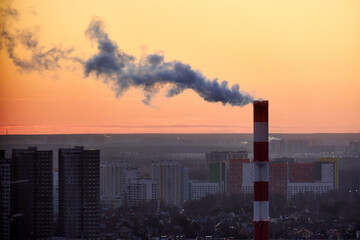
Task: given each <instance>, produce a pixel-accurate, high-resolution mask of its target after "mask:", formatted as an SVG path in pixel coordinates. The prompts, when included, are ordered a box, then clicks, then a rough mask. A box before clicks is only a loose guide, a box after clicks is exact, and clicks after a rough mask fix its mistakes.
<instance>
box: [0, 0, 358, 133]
mask: <svg viewBox="0 0 360 240" xmlns="http://www.w3.org/2000/svg"><path fill="white" fill-rule="evenodd" d="M1 8H2V9H3V10H2V12H4V11H5V12H6V11H8V10H9V9H16V10H17V15H16V16H13V17H12V16H7V15H5V14H2V16H1V18H2V20H1V24H2V25H3V26H5V25H6V26H5V28H6V29H7V31H9V32H10V33H11V34H13V36H19V35H21V33H23V32H27V33H31V34H33V35H32V37H33V38H34V39H37V40H38V42H37V45H36V49H38V50H39V51H41V53H42V52H46V51H47V50H49V49H52V48H53V47H56V48H58V49H63V50H67V49H73V51H72V52H71V53H69V56H71V57H77V58H79V59H83V60H86V59H89V58H90V57H91V56H92V55H94V54H96V53H97V44H96V42H94V41H91V40H90V39H89V38H88V37H87V36H86V35H85V31H86V29H87V28H88V26H89V24H90V22H91V21H92V19H94V18H96V19H100V21H102V22H103V23H104V25H105V31H106V32H107V33H108V35H109V38H110V39H111V40H112V41H113V42H116V44H117V45H118V46H119V48H120V49H121V50H122V51H123V52H125V53H127V54H129V55H132V56H134V57H135V58H136V61H139V60H140V59H141V57H142V56H144V55H146V54H152V53H158V54H161V55H163V56H164V57H165V61H174V60H177V61H181V62H183V63H185V64H189V65H191V67H192V68H193V69H194V70H198V71H200V72H201V73H202V74H203V75H204V76H206V77H207V78H208V79H210V80H212V79H215V78H218V80H219V81H222V80H227V81H228V82H229V85H230V86H231V85H232V84H235V83H238V84H239V85H240V89H241V90H243V91H246V92H248V93H249V94H251V95H253V96H254V97H255V98H256V99H257V98H262V99H267V100H269V106H270V116H269V121H270V122H269V126H270V132H272V133H323V132H329V133H335V132H360V1H359V0H341V1H339V0H337V1H332V0H316V1H304V0H291V1H289V0H281V1H280V0H274V1H269V0H248V1H246V0H233V1H230V0H224V1H211V0H206V1H205V0H204V1H203V0H189V1H188V0H182V1H169V0H155V1H149V0H146V1H141V0H128V1H123V0H114V1H95V0H92V1H91V0H83V1H80V0H77V1H74V0H62V1H49V0H48V1H45V0H42V1H36V0H33V1H26V0H22V1H20V0H17V1H16V0H15V1H5V0H2V1H1ZM4 9H5V10H4ZM23 36H24V35H23ZM2 39H4V36H2ZM2 41H3V40H2ZM13 41H14V42H16V43H17V44H16V46H15V48H14V54H15V55H16V57H17V58H19V59H23V60H25V61H26V60H29V59H30V58H31V56H32V52H31V50H29V49H27V48H26V47H25V45H24V44H22V43H21V41H20V40H19V39H13ZM7 44H9V42H7ZM166 89H167V88H166V86H165V87H164V88H162V89H161V90H160V92H159V93H158V94H156V95H155V96H154V98H153V100H152V103H151V104H152V105H151V106H147V105H145V104H144V103H143V102H142V101H141V100H142V99H143V98H144V96H143V90H142V89H140V88H130V89H129V90H128V91H126V92H124V94H123V95H122V96H120V97H116V94H115V92H114V91H113V89H112V86H111V81H109V80H108V81H107V82H105V81H104V79H103V78H101V77H96V76H95V75H90V76H89V77H86V76H85V73H84V66H83V64H81V63H79V62H76V61H71V60H69V59H66V58H64V59H60V61H59V65H58V66H57V67H53V68H50V69H49V70H45V69H32V70H26V69H21V68H20V67H19V66H17V65H16V64H15V63H14V61H13V59H11V58H10V56H9V52H8V51H7V49H6V46H5V44H4V41H3V43H2V47H1V49H0V134H5V133H6V131H7V132H8V134H66V133H249V132H252V127H253V126H252V124H253V123H252V121H253V119H252V118H253V115H252V104H248V105H246V106H245V107H238V106H235V107H233V106H229V105H226V106H223V104H221V103H210V102H206V101H204V100H203V99H202V98H201V97H200V96H199V95H198V94H196V93H195V92H194V91H192V90H185V91H184V92H183V93H182V94H180V95H177V96H174V97H172V98H168V97H166V96H165V95H166Z"/></svg>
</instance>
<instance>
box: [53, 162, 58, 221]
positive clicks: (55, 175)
mask: <svg viewBox="0 0 360 240" xmlns="http://www.w3.org/2000/svg"><path fill="white" fill-rule="evenodd" d="M53 183H54V186H53V209H54V218H55V219H54V220H56V221H57V217H58V216H59V169H58V168H54V170H53Z"/></svg>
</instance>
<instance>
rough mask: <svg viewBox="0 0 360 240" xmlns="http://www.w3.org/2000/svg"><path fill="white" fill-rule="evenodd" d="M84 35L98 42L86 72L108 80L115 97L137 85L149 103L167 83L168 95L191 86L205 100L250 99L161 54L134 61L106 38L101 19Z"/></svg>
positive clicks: (229, 101)
mask: <svg viewBox="0 0 360 240" xmlns="http://www.w3.org/2000/svg"><path fill="white" fill-rule="evenodd" d="M86 34H87V36H88V37H89V38H90V39H91V40H95V41H96V42H97V48H98V53H97V54H95V55H93V56H92V57H91V58H90V59H88V60H87V61H86V62H85V63H84V66H85V75H86V76H89V75H90V74H95V75H96V76H97V77H99V78H103V79H104V80H105V81H106V82H109V81H110V82H111V84H112V87H113V89H114V91H115V92H116V95H117V96H121V95H122V93H123V92H124V91H126V90H128V89H129V88H130V87H138V88H141V89H142V90H143V91H144V96H145V99H144V100H143V102H144V103H145V104H147V105H150V102H151V98H152V96H153V95H154V94H156V93H157V92H158V91H159V89H160V88H162V87H164V86H165V85H168V86H169V89H168V91H167V97H173V96H175V95H178V94H180V93H182V92H183V91H184V90H186V89H192V90H194V91H195V92H196V93H197V94H199V96H201V97H202V98H203V99H204V100H206V101H208V102H221V103H223V104H224V105H225V104H230V105H232V106H244V105H246V104H248V103H251V102H252V101H253V96H251V95H250V94H248V93H246V92H244V91H240V87H239V85H238V84H234V85H232V86H231V87H229V85H228V82H227V81H222V82H220V83H219V82H218V80H217V79H213V80H210V79H208V78H206V77H205V76H204V75H202V74H201V73H200V72H199V71H197V70H194V69H192V67H191V66H190V65H188V64H184V63H182V62H180V61H176V60H175V61H171V62H166V61H165V60H164V56H162V55H161V54H150V55H146V56H145V57H143V58H142V59H141V60H140V61H139V62H138V63H137V62H135V58H134V57H133V56H131V55H128V54H126V53H124V52H122V51H121V50H120V49H119V47H118V45H117V44H116V43H115V42H113V41H112V40H111V39H110V38H109V36H108V34H107V33H106V32H105V31H104V24H103V23H102V22H101V21H100V20H97V19H94V20H93V21H92V22H91V23H90V25H89V27H88V29H87V30H86Z"/></svg>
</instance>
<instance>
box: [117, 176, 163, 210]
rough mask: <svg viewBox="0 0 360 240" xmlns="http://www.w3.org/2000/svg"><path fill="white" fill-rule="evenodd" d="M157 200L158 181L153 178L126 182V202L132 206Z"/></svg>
mask: <svg viewBox="0 0 360 240" xmlns="http://www.w3.org/2000/svg"><path fill="white" fill-rule="evenodd" d="M151 200H156V183H155V182H154V181H153V180H152V179H143V178H138V179H132V180H130V181H129V182H128V183H127V184H126V189H125V192H124V202H125V203H126V204H128V205H130V206H134V205H136V204H138V203H142V202H146V201H151Z"/></svg>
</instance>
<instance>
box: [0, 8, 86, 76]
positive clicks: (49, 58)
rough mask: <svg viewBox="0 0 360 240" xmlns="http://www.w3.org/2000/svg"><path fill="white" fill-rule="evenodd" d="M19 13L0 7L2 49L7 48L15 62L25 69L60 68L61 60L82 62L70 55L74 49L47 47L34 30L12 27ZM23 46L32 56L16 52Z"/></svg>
mask: <svg viewBox="0 0 360 240" xmlns="http://www.w3.org/2000/svg"><path fill="white" fill-rule="evenodd" d="M18 17H19V14H18V12H17V10H16V9H13V8H10V7H7V8H0V50H1V49H2V48H5V50H6V51H7V53H8V56H9V57H10V59H11V60H12V61H13V63H14V64H15V65H16V66H18V67H20V69H21V70H24V71H42V70H54V69H57V68H60V67H61V66H60V63H59V62H60V60H62V59H66V60H72V61H77V62H81V60H80V59H78V58H75V57H70V53H72V51H73V50H72V49H62V48H61V47H53V48H51V49H47V50H46V49H45V48H44V47H43V46H41V45H40V44H39V41H38V38H37V36H36V34H35V33H34V31H30V30H18V29H15V30H14V29H13V28H11V27H10V25H11V23H12V21H13V20H16V19H17V18H18ZM19 48H22V49H23V50H25V51H27V52H28V53H30V54H29V55H30V57H28V58H21V57H19V56H18V55H17V54H16V50H17V49H19Z"/></svg>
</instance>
